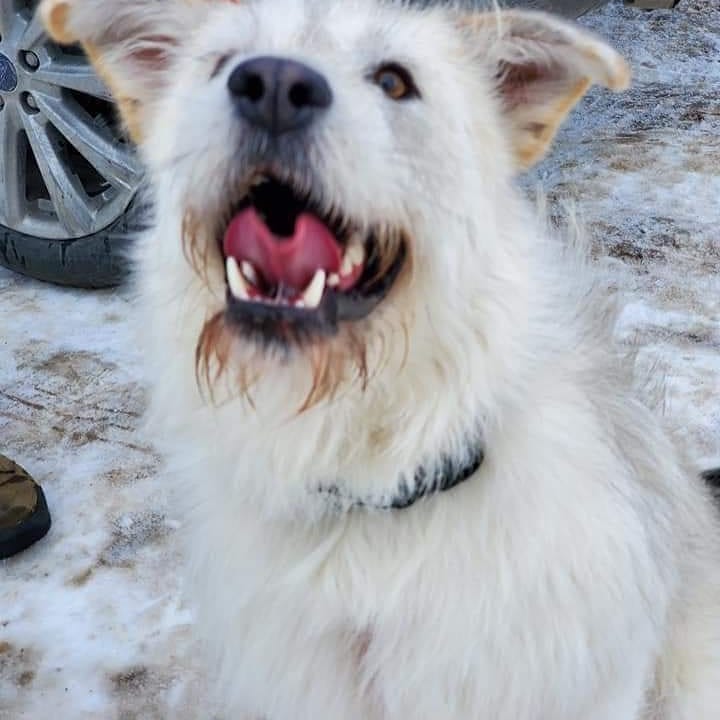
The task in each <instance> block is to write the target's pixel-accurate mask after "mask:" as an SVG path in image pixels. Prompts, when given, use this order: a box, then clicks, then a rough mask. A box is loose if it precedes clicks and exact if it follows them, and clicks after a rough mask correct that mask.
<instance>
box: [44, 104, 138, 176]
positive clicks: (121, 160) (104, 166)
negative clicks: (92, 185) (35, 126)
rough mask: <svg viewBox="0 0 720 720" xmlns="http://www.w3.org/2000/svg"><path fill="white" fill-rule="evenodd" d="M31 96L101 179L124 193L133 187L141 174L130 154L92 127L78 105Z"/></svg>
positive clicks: (101, 131) (106, 133) (123, 147)
mask: <svg viewBox="0 0 720 720" xmlns="http://www.w3.org/2000/svg"><path fill="white" fill-rule="evenodd" d="M33 97H34V98H35V101H36V102H37V105H38V108H39V109H40V111H41V112H42V113H43V114H44V115H45V117H46V118H47V119H48V120H49V121H50V122H51V123H52V124H53V125H54V126H55V128H56V129H57V130H58V131H59V132H60V134H61V135H63V136H64V137H65V139H66V140H67V141H68V142H69V143H71V144H72V145H73V146H74V147H75V148H76V149H77V151H78V152H79V153H80V154H81V155H82V156H83V157H84V158H85V159H86V160H87V161H88V162H89V163H90V164H91V165H92V166H93V167H94V168H95V170H97V172H98V173H99V174H100V175H101V176H102V177H103V178H104V179H105V180H107V181H108V182H109V183H110V184H111V185H114V186H115V187H117V186H120V187H123V188H125V189H127V190H132V189H133V188H135V187H137V183H138V181H139V180H140V177H141V171H140V166H139V163H138V162H137V160H136V159H135V156H134V155H133V153H132V152H131V151H130V149H129V148H128V147H127V146H123V145H121V144H119V143H117V142H114V141H113V140H112V137H111V136H110V134H109V133H108V132H107V131H105V130H104V128H101V127H97V126H96V125H94V124H93V121H92V118H90V116H89V115H88V114H87V113H86V112H85V110H84V109H83V108H82V107H81V106H80V105H79V104H78V103H76V102H74V101H73V100H71V99H63V98H56V97H50V96H47V95H44V94H42V93H35V95H34V96H33Z"/></svg>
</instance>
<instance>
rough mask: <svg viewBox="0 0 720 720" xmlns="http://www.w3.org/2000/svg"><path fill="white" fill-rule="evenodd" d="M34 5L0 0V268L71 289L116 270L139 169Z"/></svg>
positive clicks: (82, 63)
mask: <svg viewBox="0 0 720 720" xmlns="http://www.w3.org/2000/svg"><path fill="white" fill-rule="evenodd" d="M36 5H37V0H0V168H1V169H2V177H1V182H0V264H2V265H4V266H6V267H9V268H11V269H13V270H17V271H19V272H21V273H25V274H26V275H31V276H33V277H36V278H39V279H42V280H48V281H51V282H56V283H60V284H65V285H75V286H79V287H107V286H111V285H115V284H117V283H118V282H120V281H121V280H122V278H123V277H124V275H125V271H126V261H125V251H126V249H127V246H128V236H129V235H131V234H132V232H133V231H134V230H136V229H138V228H139V226H140V219H141V215H142V213H141V212H140V211H139V208H138V207H137V206H136V204H135V203H134V198H135V195H136V193H137V191H138V188H139V186H140V183H141V181H142V168H141V165H140V162H139V160H138V159H137V157H136V155H135V153H134V150H133V147H132V145H131V144H130V142H129V141H128V140H127V139H126V137H125V136H124V134H123V132H122V130H121V128H120V126H119V124H118V122H117V116H116V113H115V110H114V107H113V104H112V100H111V97H110V93H109V92H108V90H107V89H106V88H105V86H104V85H103V83H102V82H101V81H100V80H99V78H98V77H97V75H96V74H95V73H94V72H93V70H92V68H91V67H90V65H89V63H88V62H87V60H86V59H85V56H84V55H83V53H82V50H81V49H80V48H77V47H70V48H66V47H60V46H58V45H56V44H55V43H53V42H51V41H50V40H49V39H48V38H47V36H46V35H45V33H44V31H43V28H42V24H41V23H40V19H39V18H38V17H36V16H35V12H34V10H35V7H36Z"/></svg>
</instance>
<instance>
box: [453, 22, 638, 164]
mask: <svg viewBox="0 0 720 720" xmlns="http://www.w3.org/2000/svg"><path fill="white" fill-rule="evenodd" d="M460 25H461V28H462V30H463V31H464V32H465V33H466V34H467V35H468V39H469V42H470V43H471V47H472V49H473V51H474V52H475V53H476V55H477V57H478V59H479V60H480V61H482V62H485V63H490V70H491V73H492V74H493V77H494V80H495V82H496V83H497V91H498V93H499V95H500V98H501V102H502V107H503V112H504V113H505V115H506V118H507V122H508V128H509V131H510V133H511V143H512V149H513V152H514V155H515V159H516V163H517V167H518V168H519V169H521V170H522V169H525V168H528V167H530V166H531V165H533V164H534V163H536V162H537V161H538V160H540V159H541V158H542V156H543V155H544V154H545V153H546V151H547V150H548V148H549V146H550V143H551V142H552V140H553V138H554V137H555V134H556V132H557V130H558V128H559V127H560V124H561V123H562V121H563V120H564V119H565V117H566V116H567V114H568V113H569V112H570V110H572V108H573V107H574V106H575V104H576V103H577V102H578V100H580V98H581V97H582V96H583V95H584V94H585V93H586V92H587V90H588V88H590V86H591V85H593V84H598V85H604V86H605V87H608V88H610V89H612V90H616V91H618V90H624V89H625V88H627V87H628V85H629V84H630V69H629V67H628V65H627V63H626V62H625V60H623V58H622V57H621V56H620V55H618V53H617V52H615V50H613V49H612V48H611V47H610V46H608V45H607V44H606V43H604V42H603V41H602V40H600V39H598V38H596V37H595V36H594V35H592V34H591V33H588V32H586V31H585V30H582V29H581V28H580V27H579V26H577V25H575V24H573V23H570V22H566V21H564V20H561V19H559V18H556V17H554V16H552V15H547V14H546V13H542V12H535V11H530V10H527V11H523V10H518V11H515V10H506V11H502V10H501V11H497V12H477V13H472V14H470V15H464V16H462V17H461V18H460Z"/></svg>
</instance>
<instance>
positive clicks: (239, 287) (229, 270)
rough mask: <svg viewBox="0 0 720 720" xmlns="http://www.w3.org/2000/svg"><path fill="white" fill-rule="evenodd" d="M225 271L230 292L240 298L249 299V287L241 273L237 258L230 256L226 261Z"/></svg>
mask: <svg viewBox="0 0 720 720" xmlns="http://www.w3.org/2000/svg"><path fill="white" fill-rule="evenodd" d="M225 273H226V274H227V280H228V285H229V286H230V292H231V293H232V294H233V296H234V297H236V298H237V299H238V300H247V299H248V289H247V284H246V283H245V279H244V278H243V276H242V275H241V274H240V268H239V267H238V264H237V260H236V259H235V258H234V257H232V256H228V258H227V260H226V261H225Z"/></svg>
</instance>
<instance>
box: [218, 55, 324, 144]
mask: <svg viewBox="0 0 720 720" xmlns="http://www.w3.org/2000/svg"><path fill="white" fill-rule="evenodd" d="M227 85H228V90H229V91H230V94H231V96H232V98H233V100H234V102H235V105H236V107H237V109H238V112H239V113H240V115H241V116H242V117H243V118H245V119H246V120H247V121H248V122H249V123H251V124H252V125H254V126H256V127H259V128H260V129H262V130H264V131H265V132H267V133H269V134H270V135H273V136H277V135H282V134H283V133H286V132H290V131H291V130H299V129H301V128H304V127H307V126H308V125H310V124H311V123H312V122H313V120H315V119H316V118H317V117H318V116H319V115H320V114H321V112H322V111H323V110H326V109H327V108H328V107H330V105H331V103H332V90H331V89H330V85H329V84H328V81H327V80H326V79H325V78H324V77H323V76H322V75H321V74H320V73H319V72H316V71H315V70H313V69H312V68H310V67H308V66H307V65H305V64H303V63H299V62H297V61H295V60H288V59H286V58H281V57H258V58H252V59H250V60H245V61H244V62H241V63H240V64H239V65H238V66H237V67H235V69H234V70H233V71H232V73H231V74H230V76H229V77H228V81H227Z"/></svg>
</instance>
